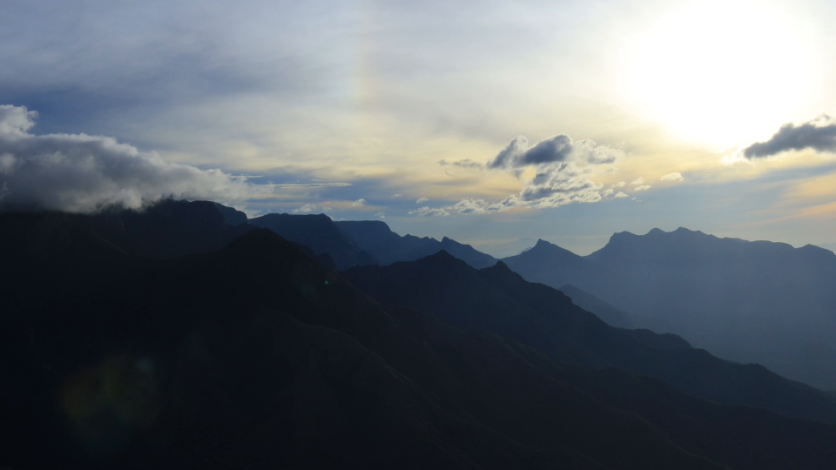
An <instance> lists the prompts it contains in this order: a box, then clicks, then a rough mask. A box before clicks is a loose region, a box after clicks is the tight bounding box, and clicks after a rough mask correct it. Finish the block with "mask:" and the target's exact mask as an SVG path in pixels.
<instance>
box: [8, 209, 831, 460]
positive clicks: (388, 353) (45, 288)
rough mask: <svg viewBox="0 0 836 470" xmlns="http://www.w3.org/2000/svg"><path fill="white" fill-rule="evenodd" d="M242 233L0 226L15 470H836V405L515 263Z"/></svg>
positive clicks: (106, 221)
mask: <svg viewBox="0 0 836 470" xmlns="http://www.w3.org/2000/svg"><path fill="white" fill-rule="evenodd" d="M226 212H227V213H226V214H224V213H223V210H222V209H220V208H218V207H216V206H215V205H214V204H212V203H202V202H196V203H186V202H176V203H174V202H167V203H164V204H163V205H161V206H159V207H157V206H155V207H152V208H149V209H148V210H146V211H143V212H138V213H132V214H127V213H119V212H112V213H106V214H99V215H97V216H82V215H74V214H58V213H39V214H2V215H0V259H2V260H3V269H2V270H0V299H3V307H4V308H3V311H2V314H0V353H2V357H3V358H4V360H3V361H0V417H2V419H0V435H2V436H3V446H0V466H10V467H14V468H16V469H19V470H27V469H52V468H85V469H106V468H107V469H110V468H124V469H145V468H177V469H192V468H193V469H198V468H200V469H204V468H346V467H348V468H381V469H382V468H430V467H431V468H449V469H463V468H468V469H508V468H520V469H522V468H526V469H528V468H534V469H537V468H555V467H557V468H567V469H670V468H677V469H753V470H754V469H786V468H805V469H830V468H833V467H834V465H836V450H834V447H833V446H832V443H833V442H834V441H835V440H836V424H830V423H834V422H836V397H834V396H833V395H832V394H828V393H824V392H821V391H819V390H817V389H814V388H812V387H809V386H806V385H803V384H800V383H798V382H793V381H791V380H787V379H784V378H782V377H780V376H778V375H776V374H775V373H773V372H770V371H769V370H767V369H765V368H763V367H761V366H757V365H742V364H737V363H732V362H729V361H725V360H721V359H718V358H716V357H714V356H712V355H711V354H709V353H708V352H706V351H704V350H700V349H696V348H694V347H692V346H691V344H689V341H686V340H685V339H683V338H682V337H679V336H677V335H673V334H656V333H653V332H651V331H649V330H642V329H637V330H634V329H625V328H616V327H613V326H610V325H607V324H606V323H605V322H603V321H602V320H601V319H599V318H598V317H596V316H595V315H594V314H592V313H590V312H588V311H586V310H584V309H583V308H581V307H579V306H577V305H575V304H574V303H573V302H572V301H571V300H570V298H569V297H567V296H566V295H564V294H563V293H561V292H560V291H558V290H556V289H554V288H551V287H548V286H545V285H543V284H536V283H530V282H528V281H526V280H524V279H523V278H522V277H521V276H520V275H518V274H516V273H514V272H512V271H511V269H510V268H509V266H508V265H507V264H506V263H505V262H498V263H496V264H494V265H492V266H489V267H486V268H482V269H476V268H474V267H473V266H470V265H469V264H467V263H466V262H464V261H463V260H461V259H457V258H455V257H453V256H452V255H450V254H449V253H447V252H446V251H439V252H437V253H434V254H432V255H430V256H427V257H424V258H421V259H418V260H415V261H398V262H395V263H393V264H391V265H388V266H380V265H373V264H370V265H358V266H354V267H352V268H350V269H348V270H346V271H344V272H342V273H341V272H338V271H337V270H336V267H335V259H334V258H332V256H331V255H330V254H328V253H327V252H320V253H317V250H315V249H313V248H312V247H308V246H303V245H300V244H299V243H294V242H292V241H288V240H286V239H284V238H283V237H281V236H279V235H278V234H276V233H275V231H273V230H269V229H264V228H259V227H256V226H255V225H254V224H251V223H249V220H248V221H247V222H244V221H243V220H242V219H241V217H240V216H238V215H237V214H235V213H234V212H231V211H226ZM230 217H233V221H230V220H229V218H230ZM268 220H269V219H268ZM292 220H293V219H292ZM295 220H304V221H305V222H306V223H307V221H308V220H313V221H314V223H322V220H323V219H321V218H313V219H310V218H303V219H295ZM235 221H237V222H238V223H235ZM266 223H267V222H265V224H266ZM325 226H326V227H327V226H328V224H327V223H326V224H325ZM285 227H286V226H285ZM283 229H284V228H283ZM302 233H304V231H302ZM309 233H310V234H311V236H313V237H316V233H317V232H316V231H313V232H309ZM343 235H345V234H343ZM335 236H336V235H335V233H334V232H326V233H325V234H324V235H323V238H324V240H314V239H308V240H307V242H308V243H311V244H314V243H315V242H316V243H321V244H322V245H318V246H320V247H321V246H328V245H327V243H326V242H325V239H327V240H333V239H334V238H333V237H335ZM345 236H346V237H348V235H345ZM348 240H349V241H350V242H353V241H354V240H353V238H349V239H348ZM343 246H344V245H343ZM355 246H356V247H357V248H359V249H360V251H359V252H365V250H364V249H362V248H360V246H359V244H357V245H355ZM329 249H330V248H329ZM359 252H356V251H355V252H354V253H359ZM567 290H569V291H570V292H571V289H567ZM587 295H588V296H590V297H592V296H591V294H587ZM592 298H593V299H594V297H592ZM587 300H588V299H587ZM599 302H601V303H603V301H599ZM601 303H596V304H594V305H593V306H595V307H596V308H598V307H600V306H601ZM604 305H606V304H604ZM616 311H617V312H620V314H624V312H621V311H618V310H616ZM611 313H612V312H611ZM624 315H627V319H628V320H629V321H632V320H633V319H634V317H635V315H634V314H632V313H631V314H624ZM611 320H612V319H611Z"/></svg>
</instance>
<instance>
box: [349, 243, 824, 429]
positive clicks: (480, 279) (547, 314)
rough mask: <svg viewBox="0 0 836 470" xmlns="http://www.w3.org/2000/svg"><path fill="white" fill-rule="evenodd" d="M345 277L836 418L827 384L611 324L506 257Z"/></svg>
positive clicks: (561, 346)
mask: <svg viewBox="0 0 836 470" xmlns="http://www.w3.org/2000/svg"><path fill="white" fill-rule="evenodd" d="M344 275H345V277H346V279H348V280H349V281H350V282H351V283H353V284H354V285H355V286H357V287H358V288H360V289H361V290H363V291H364V292H366V293H368V294H369V295H371V296H372V297H373V298H375V299H377V300H378V301H380V302H381V303H383V304H384V305H402V306H406V307H410V308H414V309H416V310H420V311H423V312H426V313H429V314H432V315H435V316H437V317H438V318H439V319H440V320H442V321H444V322H447V323H449V324H451V325H453V326H455V327H458V328H463V329H469V328H478V329H485V330H487V331H490V332H492V333H494V334H497V335H501V336H504V337H507V338H511V339H514V340H516V341H519V342H521V343H523V344H525V345H527V346H530V347H532V348H535V349H537V350H539V351H541V352H543V353H545V354H546V355H548V356H549V357H552V358H553V359H556V360H559V361H561V362H567V363H573V364H579V365H583V366H590V367H619V368H623V369H626V370H630V371H634V372H638V373H642V374H646V375H650V376H654V377H659V378H662V379H664V380H666V381H667V382H668V383H670V384H671V385H673V386H674V387H676V388H678V389H680V390H682V391H684V392H687V393H689V394H691V395H694V396H698V397H702V398H706V399H709V400H713V401H716V402H720V403H728V404H740V405H750V406H758V407H762V408H767V409H770V410H773V411H776V412H779V413H783V414H786V415H788V416H794V417H799V418H805V419H821V420H825V421H836V402H834V401H833V399H832V398H831V397H830V396H828V395H827V394H825V393H824V392H821V391H818V390H816V389H814V388H812V387H808V386H806V385H803V384H800V383H797V382H791V381H789V380H786V379H784V378H782V377H779V376H778V375H776V374H774V373H772V372H769V371H768V370H766V369H765V368H763V367H761V366H757V365H740V364H734V363H731V362H728V361H725V360H722V359H718V358H716V357H713V356H711V355H710V354H708V353H707V352H706V351H704V350H697V349H692V348H691V346H690V345H689V344H688V342H686V341H684V340H682V339H681V338H679V337H676V336H674V335H657V334H652V333H651V332H649V331H644V332H641V331H640V332H635V331H632V330H623V329H619V328H613V327H611V326H608V325H607V324H605V323H604V322H603V321H601V320H600V319H598V318H597V317H596V316H595V315H593V314H591V313H589V312H586V311H584V310H582V309H580V308H579V307H577V306H575V305H574V304H573V303H572V301H571V300H570V299H569V298H568V297H566V296H565V295H564V294H562V293H561V292H559V291H557V290H555V289H552V288H550V287H547V286H544V285H542V284H532V283H529V282H526V281H525V280H523V278H522V277H520V276H519V275H518V274H516V273H514V272H512V271H511V270H510V269H509V268H508V267H507V266H506V265H505V264H504V263H502V262H500V263H498V264H497V265H496V266H493V267H491V268H486V269H483V270H481V271H477V270H475V269H473V268H472V267H470V266H467V265H466V264H464V263H463V262H461V261H460V260H457V259H455V258H453V257H452V256H450V255H449V254H447V253H445V252H440V253H438V254H436V255H433V256H430V257H427V258H423V259H421V260H418V261H415V262H411V263H395V264H393V265H391V266H385V267H381V266H363V267H356V268H353V269H350V270H349V271H347V272H346V273H345V274H344ZM801 404H804V405H801ZM800 405H801V406H800Z"/></svg>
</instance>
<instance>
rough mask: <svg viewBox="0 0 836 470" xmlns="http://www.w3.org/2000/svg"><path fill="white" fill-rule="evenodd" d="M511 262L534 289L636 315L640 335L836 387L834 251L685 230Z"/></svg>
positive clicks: (544, 247)
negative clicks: (677, 339) (577, 295)
mask: <svg viewBox="0 0 836 470" xmlns="http://www.w3.org/2000/svg"><path fill="white" fill-rule="evenodd" d="M504 261H505V262H506V263H507V264H508V266H509V267H510V268H511V269H513V270H514V271H516V272H518V273H520V274H521V275H523V277H525V278H526V279H527V280H529V281H533V282H542V283H544V284H547V285H550V286H553V287H561V286H564V285H566V284H571V285H573V286H577V287H578V288H579V289H582V290H583V291H585V292H588V293H590V294H592V295H594V296H595V297H598V298H599V299H601V300H602V301H604V302H606V303H609V304H611V305H613V306H615V307H616V308H618V309H622V310H624V311H628V312H631V314H634V316H633V321H634V322H635V324H636V326H640V327H644V328H650V329H653V330H654V331H667V332H672V333H676V334H679V335H682V336H684V337H685V338H687V339H688V340H689V341H690V342H691V343H692V344H694V345H696V346H698V347H703V348H706V349H708V350H709V351H711V352H713V353H715V354H717V355H719V356H721V357H724V358H728V359H732V360H735V361H739V362H758V363H761V364H764V365H765V366H767V367H769V368H770V369H772V370H774V371H776V372H778V373H779V374H781V375H784V376H787V377H789V378H792V379H796V380H800V381H803V382H806V383H809V384H812V385H816V386H819V387H823V388H828V389H832V388H836V345H834V343H833V338H834V337H836V255H834V254H833V253H832V252H830V251H828V250H824V249H821V248H818V247H815V246H811V245H808V246H805V247H802V248H797V249H796V248H793V247H791V246H789V245H786V244H783V243H772V242H765V241H757V242H748V241H744V240H739V239H729V238H725V239H720V238H717V237H714V236H712V235H706V234H704V233H702V232H693V231H690V230H686V229H683V228H680V229H678V230H676V231H675V232H670V233H666V232H663V231H661V230H659V229H654V230H651V231H650V232H649V233H648V234H646V235H643V236H638V235H634V234H631V233H628V232H623V233H617V234H615V235H613V236H612V238H611V239H610V242H609V243H608V244H607V246H605V247H604V248H602V249H601V250H599V251H597V252H595V253H592V254H591V255H589V256H586V257H580V256H576V255H574V254H572V253H570V252H568V251H566V250H563V249H562V248H559V247H557V246H555V245H551V244H549V243H547V242H542V243H538V245H537V246H536V247H535V248H534V249H532V250H530V251H528V252H526V253H523V254H521V255H519V256H514V257H511V258H507V259H505V260H504Z"/></svg>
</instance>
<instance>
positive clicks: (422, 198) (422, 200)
mask: <svg viewBox="0 0 836 470" xmlns="http://www.w3.org/2000/svg"><path fill="white" fill-rule="evenodd" d="M427 201H429V199H427V198H425V197H419V198H418V200H416V201H415V204H421V203H422V202H427Z"/></svg>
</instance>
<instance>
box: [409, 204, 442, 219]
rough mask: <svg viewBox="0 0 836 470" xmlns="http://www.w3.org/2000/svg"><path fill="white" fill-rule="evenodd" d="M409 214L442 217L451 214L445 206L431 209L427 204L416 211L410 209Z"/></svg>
mask: <svg viewBox="0 0 836 470" xmlns="http://www.w3.org/2000/svg"><path fill="white" fill-rule="evenodd" d="M409 215H423V216H440V217H447V216H449V215H450V212H448V211H447V210H445V209H443V208H438V209H430V208H429V207H427V206H424V207H422V208H420V209H416V210H414V211H409Z"/></svg>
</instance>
